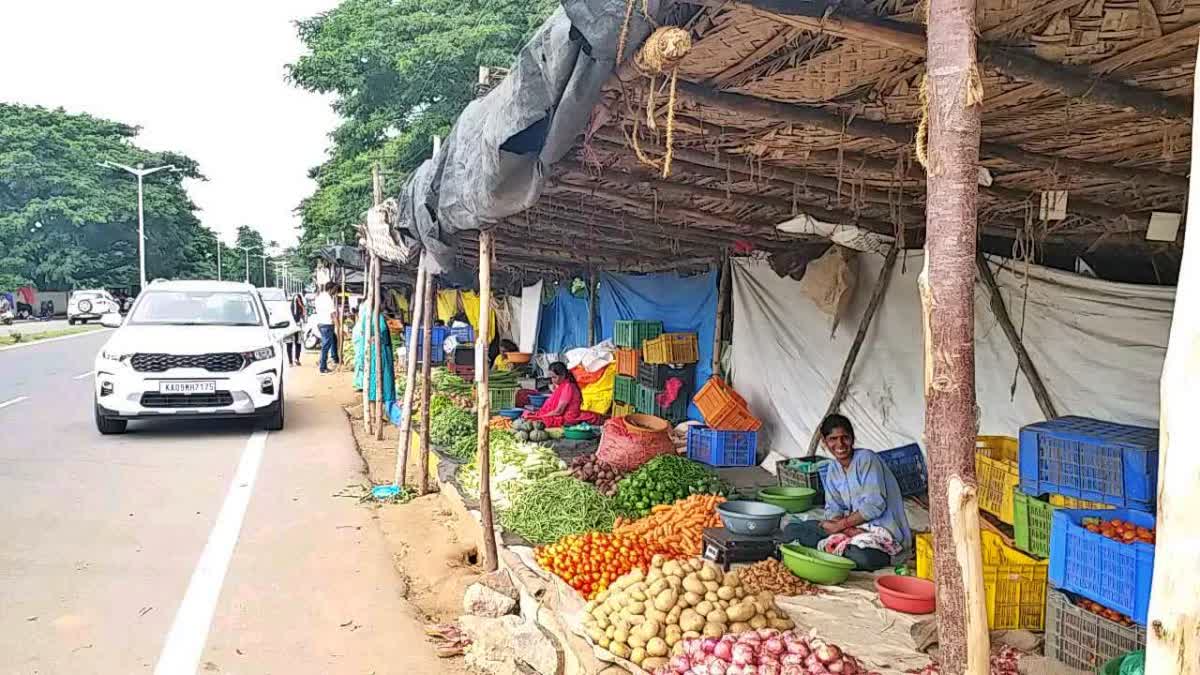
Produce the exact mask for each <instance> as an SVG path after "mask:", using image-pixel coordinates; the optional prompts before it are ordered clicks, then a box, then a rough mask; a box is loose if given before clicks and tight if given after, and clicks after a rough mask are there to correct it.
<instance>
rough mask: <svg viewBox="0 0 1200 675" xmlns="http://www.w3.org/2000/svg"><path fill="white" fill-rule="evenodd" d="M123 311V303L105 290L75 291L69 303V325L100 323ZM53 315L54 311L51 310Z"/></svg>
mask: <svg viewBox="0 0 1200 675" xmlns="http://www.w3.org/2000/svg"><path fill="white" fill-rule="evenodd" d="M119 311H121V303H119V302H117V299H116V298H114V297H113V296H112V293H109V292H108V291H106V290H104V289H98V290H88V291H75V292H74V293H71V298H70V299H69V300H68V301H67V324H68V325H71V326H74V325H75V324H77V323H87V322H88V321H99V320H100V317H102V316H104V315H105V314H108V313H110V312H119ZM51 314H53V309H51Z"/></svg>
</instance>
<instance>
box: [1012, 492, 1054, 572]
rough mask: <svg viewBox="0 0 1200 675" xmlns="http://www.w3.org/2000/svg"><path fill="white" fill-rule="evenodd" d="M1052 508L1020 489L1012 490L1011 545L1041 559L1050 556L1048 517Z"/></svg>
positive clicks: (1052, 512) (1051, 512)
mask: <svg viewBox="0 0 1200 675" xmlns="http://www.w3.org/2000/svg"><path fill="white" fill-rule="evenodd" d="M1053 514H1054V507H1053V506H1051V505H1050V504H1049V502H1044V501H1042V500H1040V499H1038V498H1037V497H1031V496H1029V495H1027V494H1025V493H1024V492H1021V489H1020V488H1014V489H1013V543H1014V544H1016V546H1017V548H1019V549H1021V550H1022V551H1025V552H1026V553H1031V554H1033V555H1036V556H1038V557H1041V558H1046V557H1049V555H1050V519H1051V518H1050V517H1051V516H1052V515H1053Z"/></svg>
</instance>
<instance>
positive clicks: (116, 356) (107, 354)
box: [100, 349, 129, 363]
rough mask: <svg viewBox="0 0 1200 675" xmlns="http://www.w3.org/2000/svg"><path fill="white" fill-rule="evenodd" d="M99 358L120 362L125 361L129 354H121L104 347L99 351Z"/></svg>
mask: <svg viewBox="0 0 1200 675" xmlns="http://www.w3.org/2000/svg"><path fill="white" fill-rule="evenodd" d="M100 358H102V359H104V360H105V361H119V362H121V363H125V362H126V361H128V360H129V354H123V353H121V352H114V351H109V350H107V349H105V350H103V351H101V352H100Z"/></svg>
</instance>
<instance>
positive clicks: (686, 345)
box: [642, 333, 700, 363]
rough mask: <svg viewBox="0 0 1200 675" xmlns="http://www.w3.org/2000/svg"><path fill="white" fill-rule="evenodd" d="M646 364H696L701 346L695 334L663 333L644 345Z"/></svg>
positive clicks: (643, 357)
mask: <svg viewBox="0 0 1200 675" xmlns="http://www.w3.org/2000/svg"><path fill="white" fill-rule="evenodd" d="M642 360H643V361H645V362H646V363H695V362H697V361H699V360H700V346H699V342H697V339H696V334H695V333H663V334H662V335H659V336H658V337H656V338H652V339H649V340H646V341H645V342H643V343H642Z"/></svg>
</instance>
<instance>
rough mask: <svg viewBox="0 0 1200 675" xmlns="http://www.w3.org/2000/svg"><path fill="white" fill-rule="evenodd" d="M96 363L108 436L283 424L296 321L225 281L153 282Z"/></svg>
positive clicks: (99, 417) (99, 406) (98, 402)
mask: <svg viewBox="0 0 1200 675" xmlns="http://www.w3.org/2000/svg"><path fill="white" fill-rule="evenodd" d="M101 323H103V324H104V325H105V326H110V327H113V328H117V330H116V331H114V332H113V334H112V336H111V337H110V338H109V340H108V342H107V343H106V344H105V345H104V347H102V348H101V350H100V353H99V354H97V356H96V363H95V372H96V375H95V409H96V410H95V417H96V429H97V430H98V431H99V432H100V433H102V434H119V433H124V432H125V430H126V426H127V424H128V422H129V421H130V420H138V419H167V418H184V419H231V418H259V419H261V420H263V422H264V424H265V426H266V428H267V429H268V430H271V431H278V430H280V429H282V428H283V424H284V381H283V350H282V349H281V346H280V340H281V339H282V337H283V335H284V334H285V333H286V329H287V328H288V327H289V325H292V322H291V316H290V314H286V315H281V314H279V313H278V312H276V313H274V314H273V313H272V312H271V311H270V310H269V309H268V308H267V305H266V303H265V302H264V301H263V299H262V296H261V295H260V294H259V292H258V290H257V289H255V288H254V287H253V286H251V285H249V284H244V283H240V282H228V281H162V282H155V283H152V284H150V285H149V286H148V287H147V288H146V290H145V291H143V292H142V293H141V294H140V295H139V296H138V298H137V301H136V302H135V303H134V305H133V308H132V309H131V310H130V312H129V315H128V316H127V317H126V318H125V320H124V322H122V320H121V316H120V314H117V313H116V311H115V310H114V311H113V312H111V313H109V314H106V315H105V316H104V318H103V319H102V321H101Z"/></svg>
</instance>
